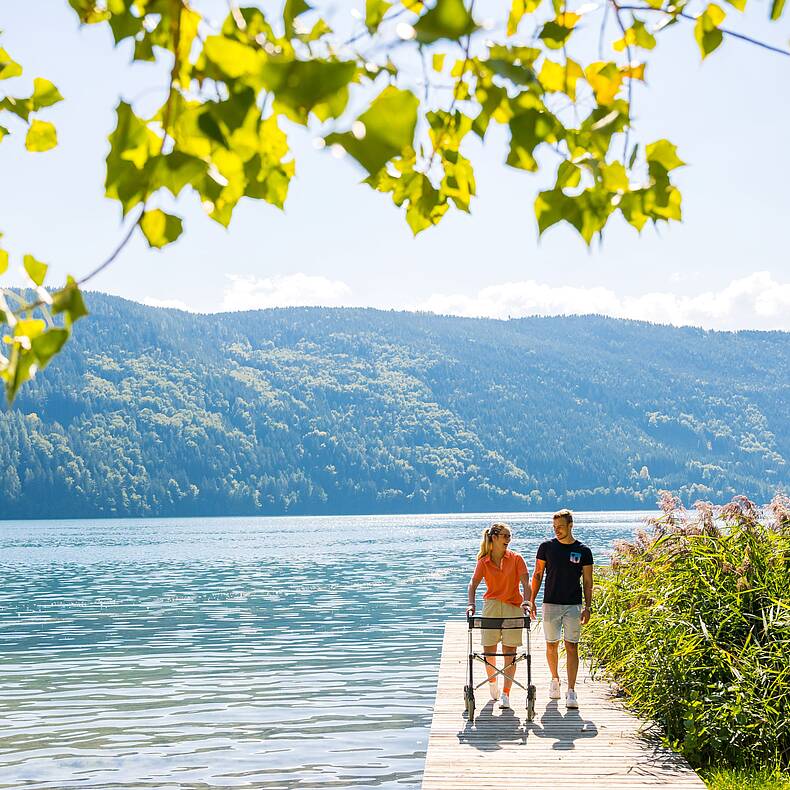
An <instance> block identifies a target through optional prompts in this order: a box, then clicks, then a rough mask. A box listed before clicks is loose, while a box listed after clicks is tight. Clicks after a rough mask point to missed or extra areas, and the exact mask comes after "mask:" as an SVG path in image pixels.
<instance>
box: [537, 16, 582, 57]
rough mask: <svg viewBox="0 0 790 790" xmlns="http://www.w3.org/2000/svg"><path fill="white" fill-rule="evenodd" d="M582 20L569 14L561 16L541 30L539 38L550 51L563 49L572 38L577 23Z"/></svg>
mask: <svg viewBox="0 0 790 790" xmlns="http://www.w3.org/2000/svg"><path fill="white" fill-rule="evenodd" d="M579 19H581V17H580V16H579V15H578V14H574V13H572V12H570V11H569V12H567V13H564V14H559V15H558V16H557V18H556V19H554V20H552V21H551V22H546V24H545V25H543V27H542V28H541V30H540V33H539V34H538V38H540V39H541V40H542V41H544V42H545V43H546V46H547V47H549V48H550V49H562V47H564V46H565V43H566V42H567V41H568V39H569V38H570V35H571V33H572V32H573V29H574V28H575V27H576V23H577V22H578V21H579Z"/></svg>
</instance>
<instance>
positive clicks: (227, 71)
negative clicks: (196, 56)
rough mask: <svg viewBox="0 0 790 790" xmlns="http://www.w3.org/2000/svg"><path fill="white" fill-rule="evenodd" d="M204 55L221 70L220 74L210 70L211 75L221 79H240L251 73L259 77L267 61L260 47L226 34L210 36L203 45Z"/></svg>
mask: <svg viewBox="0 0 790 790" xmlns="http://www.w3.org/2000/svg"><path fill="white" fill-rule="evenodd" d="M203 55H204V57H205V58H206V59H207V60H208V61H209V62H210V63H211V64H212V65H213V66H215V67H216V68H217V69H219V71H220V73H219V74H216V73H215V72H209V74H210V76H212V77H216V78H219V79H221V80H224V79H225V78H230V79H239V78H240V77H244V76H249V75H255V76H256V77H257V76H258V74H259V73H260V70H261V67H262V65H263V63H264V62H265V57H264V54H263V52H261V51H260V49H259V48H257V47H253V46H250V45H247V44H242V43H240V42H238V41H233V40H232V39H230V38H227V37H225V36H209V37H208V38H207V39H206V43H205V44H204V46H203Z"/></svg>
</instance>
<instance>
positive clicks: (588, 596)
mask: <svg viewBox="0 0 790 790" xmlns="http://www.w3.org/2000/svg"><path fill="white" fill-rule="evenodd" d="M582 589H583V590H584V609H582V625H585V624H586V623H587V622H588V621H589V619H590V614H592V592H593V566H592V565H584V566H583V567H582Z"/></svg>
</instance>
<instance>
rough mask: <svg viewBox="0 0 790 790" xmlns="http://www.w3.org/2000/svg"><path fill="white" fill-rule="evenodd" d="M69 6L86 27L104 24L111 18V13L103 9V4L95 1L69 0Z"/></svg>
mask: <svg viewBox="0 0 790 790" xmlns="http://www.w3.org/2000/svg"><path fill="white" fill-rule="evenodd" d="M69 5H70V6H71V7H72V8H73V9H74V10H75V11H76V12H77V15H78V16H79V18H80V22H82V23H83V24H85V25H95V24H96V23H97V22H104V21H105V20H107V19H109V18H110V16H111V13H110V11H108V10H107V9H106V8H103V7H101V4H99V3H97V2H95V0H69Z"/></svg>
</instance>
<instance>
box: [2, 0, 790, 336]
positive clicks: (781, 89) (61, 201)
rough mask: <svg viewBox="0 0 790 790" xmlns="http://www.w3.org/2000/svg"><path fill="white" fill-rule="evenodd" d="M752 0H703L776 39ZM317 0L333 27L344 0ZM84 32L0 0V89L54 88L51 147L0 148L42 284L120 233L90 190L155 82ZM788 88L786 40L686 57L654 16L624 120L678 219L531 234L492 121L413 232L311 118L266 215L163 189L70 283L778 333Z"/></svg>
mask: <svg viewBox="0 0 790 790" xmlns="http://www.w3.org/2000/svg"><path fill="white" fill-rule="evenodd" d="M751 3H752V5H753V6H754V7H753V8H752V9H751V10H750V11H748V12H747V13H746V14H745V15H741V14H739V13H738V12H737V11H735V10H734V9H733V8H732V7H730V6H729V5H727V4H726V3H725V4H723V5H725V6H726V9H727V11H728V19H727V23H725V24H727V25H730V26H731V27H732V28H734V29H737V30H739V31H742V32H745V33H747V34H750V35H754V36H756V37H759V38H761V39H762V40H766V41H770V42H771V43H773V44H775V45H777V46H781V47H786V48H790V43H789V41H788V40H789V39H790V14H788V15H787V17H786V18H785V19H784V20H782V21H780V22H779V23H778V24H773V25H771V24H768V23H767V22H766V16H767V8H766V5H765V4H763V3H755V2H754V0H751ZM195 4H196V5H197V6H199V7H201V8H203V9H206V10H207V11H208V12H209V13H213V14H215V16H214V18H215V19H217V20H219V19H221V18H222V16H223V15H224V10H225V9H226V5H225V3H222V2H218V0H206V2H197V3H195ZM506 5H509V3H504V2H499V3H498V2H493V0H489V2H485V0H481V2H480V3H478V5H477V6H476V8H477V9H479V11H478V13H479V18H480V19H481V20H483V19H487V18H491V19H494V18H496V16H497V15H498V17H501V18H502V19H504V14H503V12H502V11H501V10H498V11H497V9H502V8H503V7H504V6H506ZM333 7H334V8H335V10H336V11H335V13H336V15H337V18H338V19H341V20H347V23H348V24H349V25H351V24H353V23H354V20H353V17H352V12H353V11H354V10H355V9H356V12H359V11H362V10H363V9H364V2H362V0H355V2H335V3H334V5H333ZM494 12H496V15H495V13H494ZM600 14H601V11H600V9H599V10H598V11H593V12H591V13H590V14H589V15H588V16H587V17H585V24H587V25H588V26H589V30H588V34H585V35H589V36H592V35H593V33H594V34H595V37H596V38H597V28H598V25H599V24H600V16H599V15H600ZM104 27H105V26H94V27H87V28H83V29H80V28H79V26H78V25H77V22H76V17H75V15H74V14H73V12H72V11H71V10H70V9H69V8H68V4H67V2H66V0H28V1H27V2H19V1H18V0H17V1H16V2H13V1H12V0H0V30H2V31H3V34H2V36H0V46H3V47H5V48H6V49H7V50H8V51H9V53H11V55H12V56H14V57H15V59H16V60H18V61H19V62H20V63H21V64H22V65H23V66H24V68H25V74H24V76H23V77H21V78H19V79H18V80H15V81H13V82H12V81H8V82H6V83H4V84H3V87H4V88H5V87H7V88H9V89H10V88H12V87H14V88H16V87H18V86H19V89H20V92H22V91H24V90H25V89H28V90H29V88H30V87H31V86H32V79H33V77H35V76H45V77H47V78H49V79H51V80H52V81H53V82H55V84H56V85H57V86H58V87H59V89H60V90H61V93H62V94H63V95H64V97H65V99H66V100H65V101H64V102H62V103H61V104H59V105H57V106H56V107H53V108H51V110H49V111H47V113H46V114H45V115H44V116H43V117H45V119H46V120H51V121H52V122H54V123H55V124H56V125H57V128H58V133H59V142H60V144H59V146H58V148H56V149H55V150H54V151H51V152H49V153H46V154H37V155H32V154H27V153H26V152H25V151H24V147H23V140H24V133H23V130H22V129H21V127H14V128H12V131H16V132H17V134H15V135H13V137H9V138H6V139H5V140H4V141H3V142H2V144H1V145H0V232H2V233H3V234H4V237H3V243H4V247H5V248H6V249H9V250H10V251H11V252H12V253H18V256H17V257H18V258H20V259H21V254H22V253H31V254H33V255H35V256H36V257H37V258H39V259H40V260H43V261H45V262H46V263H48V264H49V265H50V271H51V279H52V280H53V281H55V282H57V281H58V280H61V281H62V280H63V279H64V278H65V275H66V273H70V274H72V275H74V276H75V277H77V278H79V277H80V276H82V275H84V274H85V273H87V272H88V271H90V270H92V269H93V268H94V267H95V266H96V265H97V264H98V263H99V262H101V261H102V260H103V259H104V258H106V256H107V255H108V254H109V253H110V252H111V251H112V249H114V247H115V246H116V245H117V243H118V241H119V240H120V238H121V237H122V232H123V228H122V225H121V217H120V209H119V207H118V206H117V204H115V203H114V202H113V201H110V200H108V199H106V198H105V197H104V189H103V182H104V159H105V157H106V154H107V151H108V148H109V144H108V142H107V135H108V134H109V133H110V132H111V130H112V129H113V128H114V122H115V115H114V108H115V106H116V105H117V102H118V100H119V98H123V99H125V100H127V101H128V100H134V101H136V102H137V103H138V104H141V105H143V106H144V105H145V104H146V102H148V103H149V104H150V103H151V102H156V103H158V102H161V100H162V98H163V96H162V86H163V85H164V84H165V77H164V69H163V67H161V66H151V65H147V64H146V65H135V66H134V67H130V65H129V60H130V56H129V51H128V49H126V48H123V47H122V48H119V49H114V48H113V46H112V39H111V36H110V34H109V31H108V30H105V29H104ZM491 35H492V37H494V36H495V35H496V28H495V29H494V30H492V32H491ZM571 55H573V53H571ZM14 83H16V84H14ZM788 85H790V57H782V56H781V55H777V54H773V53H770V52H767V51H765V50H761V49H759V48H756V47H754V46H751V45H749V44H747V43H744V42H741V41H737V40H727V41H725V44H724V46H722V47H721V48H720V49H719V50H718V51H717V52H715V53H714V54H713V55H712V56H711V57H709V58H708V59H707V60H706V61H704V62H701V60H700V56H699V51H698V49H697V45H696V43H695V42H694V39H693V35H692V23H681V24H678V25H676V26H675V27H674V28H672V29H669V30H666V31H664V32H662V34H661V36H660V38H659V47H658V48H657V50H656V51H655V52H654V53H650V56H649V65H648V70H647V85H646V86H645V87H644V88H641V89H640V90H638V91H637V92H636V94H635V102H634V104H635V115H636V124H635V132H634V136H635V139H639V140H641V141H643V142H651V141H653V140H655V139H659V138H663V137H666V138H669V139H670V140H672V141H673V142H674V143H676V144H677V145H678V153H679V155H680V156H681V158H682V159H683V160H684V161H685V162H687V163H688V165H687V166H686V167H684V168H682V169H681V170H678V171H675V172H676V174H677V175H676V181H677V184H678V186H679V187H680V188H681V191H682V193H683V213H684V221H683V223H681V224H673V225H672V226H667V225H663V226H662V227H660V228H659V229H657V230H656V229H653V228H652V227H646V228H645V230H644V231H643V232H642V234H641V235H639V234H637V232H636V231H635V230H633V229H632V228H630V227H629V226H627V225H626V224H625V223H624V222H623V221H622V220H620V219H616V220H615V221H613V222H610V224H609V226H608V227H607V229H606V231H605V235H604V240H603V242H602V243H600V244H599V243H597V242H596V243H594V244H593V247H592V248H591V249H588V248H587V247H586V245H585V244H584V242H583V241H582V240H581V239H580V237H579V236H578V234H577V233H576V231H575V230H573V229H572V228H571V227H570V226H568V225H565V224H563V225H559V226H555V227H554V228H552V229H550V230H549V231H548V232H547V233H546V234H544V236H543V238H541V239H538V233H537V226H536V222H535V218H534V211H533V202H534V199H535V195H536V194H537V192H538V191H539V190H541V189H545V188H547V187H548V186H550V183H551V181H552V176H551V175H550V174H548V173H543V174H537V175H536V174H529V173H525V172H523V171H519V170H514V169H511V168H508V167H507V166H505V165H504V159H505V158H506V155H507V139H506V136H505V135H504V134H503V133H502V132H495V133H493V134H491V135H489V137H488V138H487V139H486V143H485V146H481V145H479V144H478V143H476V142H475V141H473V140H472V141H471V145H470V146H469V148H468V151H467V154H468V155H469V156H470V157H471V159H472V161H473V163H474V164H475V167H476V179H477V190H478V197H477V199H476V200H475V201H474V202H473V204H472V213H471V215H465V214H462V213H460V212H450V213H448V215H446V216H445V218H444V219H443V220H442V222H441V223H440V225H439V226H438V227H435V228H432V229H429V230H427V231H425V232H424V233H422V234H420V235H419V236H418V237H417V238H414V237H413V236H412V234H411V231H410V230H409V228H408V226H407V225H406V222H405V220H404V218H403V216H402V214H401V212H400V210H399V209H397V208H396V207H394V206H393V205H392V203H391V200H390V198H389V197H388V196H385V195H380V194H378V193H374V192H373V191H372V190H370V188H369V187H367V186H365V185H362V184H360V181H361V180H362V178H363V177H364V174H363V173H362V171H361V170H360V168H359V167H358V166H357V164H356V163H355V162H354V161H353V160H351V159H350V158H348V157H343V158H336V157H334V156H332V155H331V153H329V152H328V151H319V150H316V149H315V147H314V138H315V136H316V135H315V132H314V131H310V130H304V129H301V128H298V127H295V126H289V127H288V131H289V135H290V136H291V143H292V147H293V150H294V154H295V158H296V162H297V175H296V177H295V178H294V180H293V181H292V183H291V187H290V192H289V197H288V201H287V203H286V209H285V212H281V211H279V210H278V209H275V208H274V207H272V206H269V205H268V204H265V203H263V202H261V201H247V200H244V201H242V202H241V203H240V204H239V207H238V208H237V209H236V212H235V214H234V218H233V221H232V223H231V225H230V228H229V229H228V230H225V229H224V228H223V227H221V226H220V225H218V224H216V223H214V222H213V221H212V220H210V219H209V218H208V217H206V216H205V214H204V213H203V211H202V209H201V208H200V206H199V205H198V201H197V199H196V198H195V197H194V195H187V196H186V197H184V198H182V199H181V200H180V201H179V202H178V204H177V206H176V209H177V212H178V213H180V214H181V215H182V216H183V217H184V220H185V233H184V235H183V236H182V237H181V238H180V239H179V240H178V241H177V242H176V243H175V244H173V245H170V246H169V247H167V248H165V249H164V250H162V251H152V250H149V249H148V246H147V244H146V243H145V241H144V240H143V239H142V238H141V237H140V236H139V234H138V236H137V237H136V238H135V239H134V240H133V242H132V243H131V244H130V245H128V247H127V248H126V249H125V250H124V251H123V253H122V255H121V256H120V257H119V259H118V260H117V261H116V262H115V263H114V264H113V265H112V266H110V267H108V268H107V269H106V270H105V271H104V272H103V273H102V274H101V275H99V276H98V277H96V278H95V279H94V280H93V281H92V282H91V284H90V288H91V289H95V290H98V291H103V292H105V293H111V294H117V295H120V296H123V297H125V298H127V299H132V300H136V301H139V302H143V303H146V304H151V305H161V306H173V307H178V308H181V309H188V310H193V311H198V312H216V311H234V310H249V309H258V308H266V307H274V306H295V305H327V306H345V305H347V306H370V307H378V308H383V309H403V310H429V311H433V312H437V313H453V314H458V315H466V316H488V317H494V318H508V317H520V316H524V315H532V314H543V315H555V314H563V313H565V314H571V313H599V314H606V315H612V316H616V317H624V318H634V319H640V320H648V321H653V322H656V323H672V324H676V325H683V324H691V325H696V326H703V327H705V328H709V329H727V330H730V329H769V330H770V329H779V330H785V331H790V244H789V243H788V242H789V240H790V233H789V226H790V188H789V186H790V146H788V144H787V140H788V129H790V102H788ZM6 125H8V126H9V127H10V126H12V122H9V123H7V124H6ZM470 138H471V135H470ZM12 279H13V278H12ZM8 282H9V279H8V278H6V279H5V280H4V284H8ZM17 282H21V278H19V279H18V280H17Z"/></svg>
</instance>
